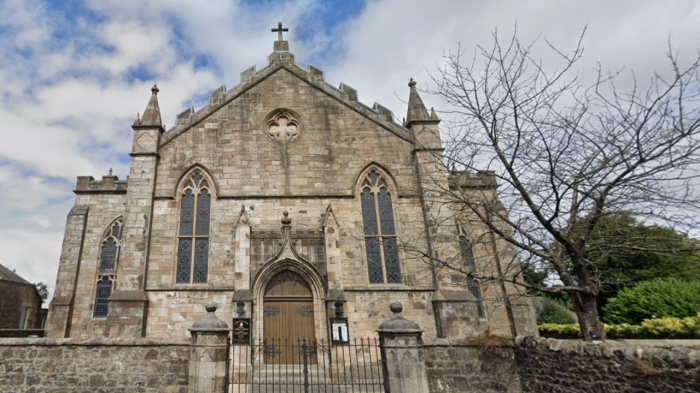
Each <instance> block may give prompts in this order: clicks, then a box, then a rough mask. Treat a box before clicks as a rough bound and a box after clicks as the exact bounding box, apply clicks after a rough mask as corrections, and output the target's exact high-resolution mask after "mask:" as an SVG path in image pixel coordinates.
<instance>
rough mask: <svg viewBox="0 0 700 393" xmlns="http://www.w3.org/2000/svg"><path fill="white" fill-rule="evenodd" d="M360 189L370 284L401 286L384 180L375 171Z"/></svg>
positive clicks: (389, 198) (394, 230)
mask: <svg viewBox="0 0 700 393" xmlns="http://www.w3.org/2000/svg"><path fill="white" fill-rule="evenodd" d="M361 189H362V191H361V193H360V203H361V206H362V222H363V228H364V237H365V250H366V252H367V273H368V275H369V282H370V284H384V283H386V284H401V267H400V266H399V253H398V250H397V243H396V227H395V225H394V211H393V204H392V202H391V191H390V190H389V187H388V185H387V182H386V180H385V179H384V178H383V177H382V175H381V174H380V173H379V172H377V171H376V170H374V169H373V170H371V171H370V172H369V173H368V174H367V175H366V176H365V177H364V179H363V180H362V186H361Z"/></svg>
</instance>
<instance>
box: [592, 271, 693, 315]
mask: <svg viewBox="0 0 700 393" xmlns="http://www.w3.org/2000/svg"><path fill="white" fill-rule="evenodd" d="M603 311H604V312H603V314H604V320H605V322H607V323H612V324H621V323H629V324H633V325H639V324H641V323H642V321H644V320H646V319H652V318H662V317H676V318H684V317H689V316H693V315H696V314H697V313H700V282H699V281H681V280H676V279H658V280H652V281H644V282H641V283H639V284H637V285H635V286H634V287H631V288H627V289H623V290H622V291H620V292H619V293H618V294H617V296H615V297H614V298H612V299H610V300H608V303H607V304H606V305H605V307H604V308H603Z"/></svg>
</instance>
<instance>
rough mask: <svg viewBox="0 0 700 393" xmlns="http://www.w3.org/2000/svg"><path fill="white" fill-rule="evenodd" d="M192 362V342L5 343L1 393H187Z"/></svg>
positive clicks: (0, 356) (0, 350) (0, 345)
mask: <svg viewBox="0 0 700 393" xmlns="http://www.w3.org/2000/svg"><path fill="white" fill-rule="evenodd" d="M189 357H190V345H189V340H145V339H138V340H123V339H122V340H109V339H92V340H77V339H50V338H37V339H20V338H7V339H0V393H5V392H7V393H10V392H11V393H16V392H27V393H36V392H45V393H54V392H55V393H59V392H61V393H62V392H76V393H82V392H86V393H87V392H90V393H92V392H104V393H117V392H153V393H155V392H158V393H185V392H187V383H188V372H189Z"/></svg>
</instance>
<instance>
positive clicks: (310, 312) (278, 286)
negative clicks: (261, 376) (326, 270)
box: [263, 270, 315, 364]
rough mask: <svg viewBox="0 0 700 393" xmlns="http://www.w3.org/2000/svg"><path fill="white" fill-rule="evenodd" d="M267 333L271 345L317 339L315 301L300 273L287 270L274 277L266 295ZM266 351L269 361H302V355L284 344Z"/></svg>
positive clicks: (291, 343) (264, 306) (265, 318)
mask: <svg viewBox="0 0 700 393" xmlns="http://www.w3.org/2000/svg"><path fill="white" fill-rule="evenodd" d="M263 329H264V331H263V335H264V338H265V341H266V342H267V343H268V344H272V345H274V344H278V345H279V344H282V345H285V344H286V345H298V343H301V342H302V341H303V340H306V343H308V344H311V343H313V341H314V339H315V333H314V332H315V328H314V304H313V295H312V294H311V288H310V287H309V284H308V283H307V282H306V280H304V279H303V278H302V277H301V276H299V275H298V274H296V273H294V272H292V271H290V270H285V271H283V272H281V273H279V274H277V275H276V276H274V277H273V278H272V279H271V280H270V281H269V282H268V284H267V287H266V288H265V294H264V297H263ZM278 349H279V351H277V350H275V351H273V352H275V353H266V356H265V358H266V363H282V364H290V363H298V362H299V361H300V357H299V356H296V355H297V354H296V353H293V351H288V350H284V347H282V346H280V347H279V348H278Z"/></svg>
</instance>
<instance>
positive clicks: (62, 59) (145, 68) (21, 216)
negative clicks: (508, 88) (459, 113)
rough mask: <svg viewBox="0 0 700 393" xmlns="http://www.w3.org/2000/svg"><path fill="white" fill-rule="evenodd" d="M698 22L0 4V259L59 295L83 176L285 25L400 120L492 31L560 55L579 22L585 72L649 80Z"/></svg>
mask: <svg viewBox="0 0 700 393" xmlns="http://www.w3.org/2000/svg"><path fill="white" fill-rule="evenodd" d="M698 20H700V1H697V0H664V1H658V0H585V1H584V0H568V1H561V0H528V1H525V0H491V1H477V0H432V1H425V0H366V1H363V0H287V1H281V0H280V1H273V0H262V1H255V0H207V1H192V0H167V1H166V0H162V1H161V0H150V1H143V0H138V1H137V0H85V1H78V0H51V1H41V0H0V136H1V141H0V186H1V187H2V190H3V191H2V192H0V264H3V265H5V266H7V267H9V268H10V269H15V270H16V272H17V273H18V274H19V275H21V276H22V277H24V278H25V279H27V280H29V281H31V282H44V283H46V284H48V286H49V289H50V290H51V291H53V287H54V285H55V281H56V274H57V271H58V263H59V256H60V252H61V243H62V240H63V231H64V226H65V222H66V215H67V214H68V212H69V210H70V208H71V207H72V205H73V203H74V201H75V195H74V194H73V192H72V190H73V188H74V186H75V181H76V176H81V175H91V176H94V177H95V178H96V179H99V178H101V176H102V175H106V174H107V173H108V171H109V169H110V168H113V170H114V174H115V175H117V176H119V178H120V179H125V178H126V175H127V174H128V165H129V159H130V157H129V155H128V153H129V151H130V149H131V142H132V132H133V131H132V130H131V127H130V125H131V124H132V122H133V120H134V117H135V116H136V113H137V112H143V110H144V108H145V107H146V103H147V102H148V99H149V96H150V88H151V86H152V85H153V84H154V83H158V87H159V88H160V93H159V95H158V99H159V103H160V108H161V112H162V118H163V122H164V123H165V125H166V127H168V128H169V127H170V126H172V125H174V124H175V116H176V115H177V114H178V113H180V112H182V111H183V110H185V109H187V108H189V107H194V108H195V110H198V109H199V108H201V107H203V106H204V105H205V104H206V103H207V102H208V96H209V93H210V92H212V91H213V90H215V89H217V88H218V87H219V86H221V85H226V86H227V88H228V89H231V88H233V87H234V86H235V85H237V84H238V82H239V74H240V72H242V71H243V70H245V69H247V68H249V67H250V66H252V65H255V66H257V69H261V68H263V67H264V66H265V65H267V55H268V54H270V53H271V52H272V45H273V41H274V40H275V39H276V37H277V34H276V33H272V32H271V31H270V29H271V28H273V27H276V26H277V22H278V21H282V22H283V23H284V26H285V27H288V28H289V32H288V33H285V39H286V40H288V41H289V46H290V51H291V52H292V53H294V55H295V59H296V63H297V65H299V66H300V67H302V68H306V66H307V65H308V64H313V65H314V66H315V67H317V68H320V69H322V70H323V71H324V72H325V80H326V81H327V82H328V83H330V84H331V85H334V86H336V87H337V86H338V85H339V84H340V83H341V82H343V83H345V84H347V85H349V86H352V87H353V88H355V89H357V91H358V98H359V100H360V101H362V102H363V103H365V104H366V105H368V106H370V107H371V106H372V105H373V103H374V102H378V103H380V104H381V105H383V106H385V107H387V108H389V109H391V110H392V111H393V112H394V116H395V117H396V118H397V120H398V119H401V118H402V117H403V116H405V113H406V100H407V98H408V87H407V85H406V84H407V82H408V79H409V78H410V77H413V78H414V79H415V80H416V81H417V82H418V87H419V88H421V89H423V90H429V89H430V87H431V86H432V85H431V75H432V76H435V75H436V69H437V67H439V66H440V65H441V64H442V62H443V56H444V55H445V54H446V53H449V52H450V51H452V52H454V51H455V50H458V48H461V50H463V51H465V53H467V54H470V53H472V52H473V51H474V50H475V48H476V47H477V45H484V46H489V45H490V44H491V43H492V42H493V41H492V39H493V34H494V32H495V31H497V32H498V34H499V36H500V37H506V38H509V37H510V36H511V35H512V34H513V32H514V31H517V36H518V37H519V39H521V40H522V41H525V42H532V41H534V40H538V43H539V44H538V46H537V48H540V47H546V45H544V44H543V43H545V42H550V43H552V44H553V45H555V46H556V47H557V48H560V49H562V50H565V51H566V50H569V49H573V47H574V45H575V44H576V42H577V41H578V39H579V37H580V36H581V33H582V31H583V30H584V28H585V29H586V33H585V35H584V36H583V45H584V47H585V51H584V58H583V60H582V61H581V62H580V63H579V65H578V70H577V71H578V72H579V73H581V75H584V76H585V75H592V73H593V70H594V69H595V67H596V66H597V65H598V64H600V65H601V67H603V69H606V70H612V71H616V70H624V72H632V71H634V72H635V75H637V76H638V77H642V78H643V77H644V76H645V75H647V76H648V75H651V73H652V72H654V70H660V71H662V70H668V61H667V58H666V56H665V54H666V53H667V51H668V48H669V42H670V43H671V44H672V46H673V48H674V50H675V51H677V53H678V54H679V58H680V59H681V61H683V60H684V59H690V58H692V57H693V56H694V55H695V54H696V52H697V50H698V48H700V24H699V23H697V21H698ZM545 40H546V41H545ZM545 49H546V48H545ZM545 49H542V51H541V52H536V53H541V57H542V59H543V61H544V62H545V63H546V61H547V58H548V56H551V53H550V52H548V51H546V50H545ZM538 50H539V49H538ZM422 98H423V101H424V102H425V103H426V106H428V107H432V106H434V107H435V109H436V110H438V112H440V108H441V103H442V100H441V99H440V97H438V96H433V95H429V94H427V93H424V94H423V96H422ZM445 115H447V114H445Z"/></svg>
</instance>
